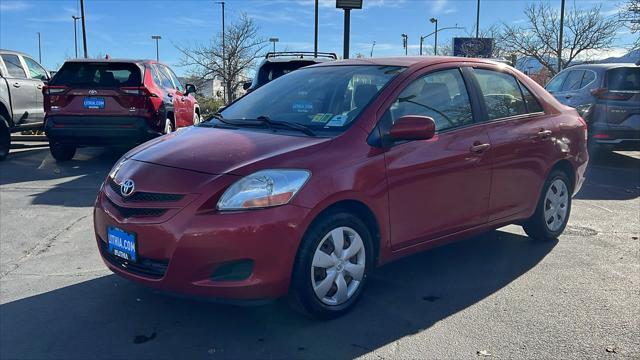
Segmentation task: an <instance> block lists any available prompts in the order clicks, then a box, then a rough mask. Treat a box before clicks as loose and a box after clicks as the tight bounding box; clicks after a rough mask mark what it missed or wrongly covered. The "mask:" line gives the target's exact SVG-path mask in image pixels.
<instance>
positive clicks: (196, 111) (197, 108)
mask: <svg viewBox="0 0 640 360" xmlns="http://www.w3.org/2000/svg"><path fill="white" fill-rule="evenodd" d="M194 111H195V113H196V114H198V116H200V108H199V107H197V106H196V108H195V109H194Z"/></svg>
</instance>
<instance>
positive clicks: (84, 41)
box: [80, 0, 88, 59]
mask: <svg viewBox="0 0 640 360" xmlns="http://www.w3.org/2000/svg"><path fill="white" fill-rule="evenodd" d="M80 17H81V18H82V47H83V48H84V58H85V59H86V58H87V57H88V55H87V27H86V24H85V19H86V17H85V16H84V0H80Z"/></svg>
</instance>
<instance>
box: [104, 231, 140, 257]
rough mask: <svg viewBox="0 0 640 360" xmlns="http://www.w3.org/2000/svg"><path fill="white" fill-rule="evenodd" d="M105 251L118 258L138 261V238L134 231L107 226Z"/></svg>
mask: <svg viewBox="0 0 640 360" xmlns="http://www.w3.org/2000/svg"><path fill="white" fill-rule="evenodd" d="M107 245H108V247H107V252H108V253H109V254H111V255H113V256H117V257H118V258H120V259H122V260H125V261H128V262H131V263H136V262H138V239H137V236H136V234H135V233H132V232H129V231H125V230H122V229H120V228H118V227H115V226H107Z"/></svg>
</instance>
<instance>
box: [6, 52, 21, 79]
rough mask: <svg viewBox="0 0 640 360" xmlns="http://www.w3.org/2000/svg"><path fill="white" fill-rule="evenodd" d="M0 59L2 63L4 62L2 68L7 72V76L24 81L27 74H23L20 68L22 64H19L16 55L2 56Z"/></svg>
mask: <svg viewBox="0 0 640 360" xmlns="http://www.w3.org/2000/svg"><path fill="white" fill-rule="evenodd" d="M0 57H2V61H3V62H4V66H5V67H6V68H7V72H8V73H9V76H11V77H13V78H18V79H26V78H27V73H25V72H24V69H23V68H22V64H21V63H20V59H19V58H18V56H16V55H11V54H3V55H0Z"/></svg>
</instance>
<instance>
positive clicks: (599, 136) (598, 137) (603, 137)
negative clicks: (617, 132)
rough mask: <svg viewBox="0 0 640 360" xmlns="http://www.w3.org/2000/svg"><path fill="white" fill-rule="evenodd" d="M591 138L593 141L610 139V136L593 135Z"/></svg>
mask: <svg viewBox="0 0 640 360" xmlns="http://www.w3.org/2000/svg"><path fill="white" fill-rule="evenodd" d="M593 138H594V139H610V138H611V135H609V134H594V135H593Z"/></svg>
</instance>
